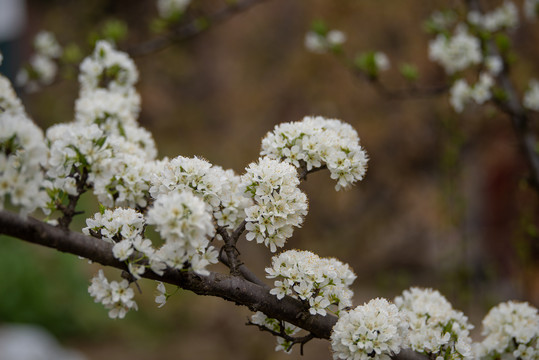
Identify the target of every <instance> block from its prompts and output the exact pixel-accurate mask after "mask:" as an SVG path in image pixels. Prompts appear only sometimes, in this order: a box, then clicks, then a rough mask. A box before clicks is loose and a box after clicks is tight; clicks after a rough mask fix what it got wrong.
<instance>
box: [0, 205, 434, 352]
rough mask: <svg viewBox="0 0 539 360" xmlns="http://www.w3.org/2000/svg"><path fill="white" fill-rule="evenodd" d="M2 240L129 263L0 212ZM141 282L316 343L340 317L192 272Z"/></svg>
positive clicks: (87, 240)
mask: <svg viewBox="0 0 539 360" xmlns="http://www.w3.org/2000/svg"><path fill="white" fill-rule="evenodd" d="M0 234H4V235H9V236H12V237H15V238H18V239H20V240H24V241H28V242H30V243H34V244H39V245H43V246H46V247H50V248H53V249H56V250H59V251H62V252H66V253H70V254H73V255H78V256H82V257H84V258H87V259H89V260H92V261H94V262H97V263H100V264H102V265H105V266H111V267H115V268H117V269H120V270H128V269H127V265H126V264H125V262H122V261H119V260H118V259H116V258H114V256H113V255H112V244H109V243H108V242H105V241H100V240H98V239H95V238H93V237H91V236H86V235H83V234H81V233H77V232H73V231H69V230H67V229H61V228H58V227H55V226H52V225H49V224H47V223H44V222H42V221H39V220H37V219H34V218H32V217H24V216H21V215H18V214H15V213H12V212H9V211H5V210H0ZM142 277H144V278H147V279H152V280H158V281H162V282H166V283H169V284H173V285H176V286H179V287H181V288H182V289H185V290H190V291H192V292H194V293H195V294H198V295H209V296H216V297H220V298H222V299H225V300H228V301H231V302H234V303H235V304H236V305H243V306H246V307H248V308H249V309H250V310H251V311H253V312H256V311H261V312H263V313H264V314H265V315H266V316H268V317H271V318H274V319H278V320H281V321H286V322H289V323H291V324H294V325H296V326H298V327H300V328H302V329H304V330H306V331H308V332H310V333H311V334H312V335H313V336H314V337H317V338H321V339H329V338H330V336H331V329H332V328H333V326H334V325H335V323H336V322H337V317H336V316H334V315H331V314H327V315H326V316H321V315H310V314H309V313H307V312H305V311H304V310H305V307H304V305H303V303H302V302H301V301H300V300H297V299H294V298H292V297H290V296H285V297H284V298H283V299H281V300H279V299H277V297H276V296H273V295H271V294H270V293H269V287H267V286H261V285H258V284H255V283H253V282H250V281H248V280H246V279H244V278H242V277H238V276H230V275H225V274H220V273H215V272H210V275H208V276H201V275H197V274H195V273H193V272H191V271H189V272H181V271H178V270H175V269H170V268H167V269H166V270H165V272H164V274H163V276H159V275H157V274H155V273H154V272H152V271H147V272H146V273H145V274H144V275H142ZM392 358H393V360H428V358H427V357H426V356H425V355H421V354H418V353H415V352H413V351H410V350H403V351H401V352H400V353H399V354H398V355H395V356H393V357H392Z"/></svg>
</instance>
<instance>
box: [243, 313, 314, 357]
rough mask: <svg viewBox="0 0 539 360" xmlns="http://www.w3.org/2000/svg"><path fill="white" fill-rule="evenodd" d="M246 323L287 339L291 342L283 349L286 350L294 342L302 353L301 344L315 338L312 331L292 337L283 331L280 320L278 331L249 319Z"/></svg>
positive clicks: (288, 349) (282, 324) (283, 327)
mask: <svg viewBox="0 0 539 360" xmlns="http://www.w3.org/2000/svg"><path fill="white" fill-rule="evenodd" d="M246 325H248V326H249V325H252V326H256V327H258V330H260V331H265V332H269V333H270V334H272V335H273V336H278V337H281V338H283V339H285V340H286V341H289V342H290V343H291V344H290V345H289V346H288V348H287V349H285V350H286V351H290V349H291V348H292V346H294V345H296V344H300V354H301V355H303V345H305V344H306V343H308V342H309V341H311V340H312V339H314V338H315V336H314V335H313V334H312V333H309V334H308V335H305V336H301V337H294V336H290V335H288V334H287V333H286V331H285V326H284V323H283V322H282V321H279V331H275V330H272V329H270V328H268V327H266V326H264V325H259V324H255V323H253V322H251V321H248V322H247V323H246Z"/></svg>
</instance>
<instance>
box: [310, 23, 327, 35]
mask: <svg viewBox="0 0 539 360" xmlns="http://www.w3.org/2000/svg"><path fill="white" fill-rule="evenodd" d="M311 31H313V32H315V33H317V34H318V35H320V36H324V37H325V36H326V35H327V34H328V32H329V29H328V27H327V25H326V23H325V22H324V20H314V21H313V22H312V23H311Z"/></svg>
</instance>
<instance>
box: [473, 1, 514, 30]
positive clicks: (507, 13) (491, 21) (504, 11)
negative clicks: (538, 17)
mask: <svg viewBox="0 0 539 360" xmlns="http://www.w3.org/2000/svg"><path fill="white" fill-rule="evenodd" d="M468 21H469V22H470V24H473V25H475V26H477V27H479V28H481V29H484V30H487V31H490V32H495V31H498V30H502V29H513V28H515V27H517V26H518V21H519V20H518V9H517V7H516V5H515V4H514V3H513V2H511V1H505V2H504V3H503V5H502V6H500V7H499V8H497V9H495V10H493V11H491V12H489V13H486V14H481V13H479V12H477V11H470V12H469V13H468Z"/></svg>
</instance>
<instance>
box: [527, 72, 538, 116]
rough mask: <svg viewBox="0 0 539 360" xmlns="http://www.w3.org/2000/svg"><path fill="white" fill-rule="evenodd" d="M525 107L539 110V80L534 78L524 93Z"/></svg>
mask: <svg viewBox="0 0 539 360" xmlns="http://www.w3.org/2000/svg"><path fill="white" fill-rule="evenodd" d="M523 104H524V107H525V108H527V109H529V110H533V111H539V81H537V80H535V79H532V80H531V81H530V84H529V88H528V90H527V91H526V93H525V94H524V101H523Z"/></svg>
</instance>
